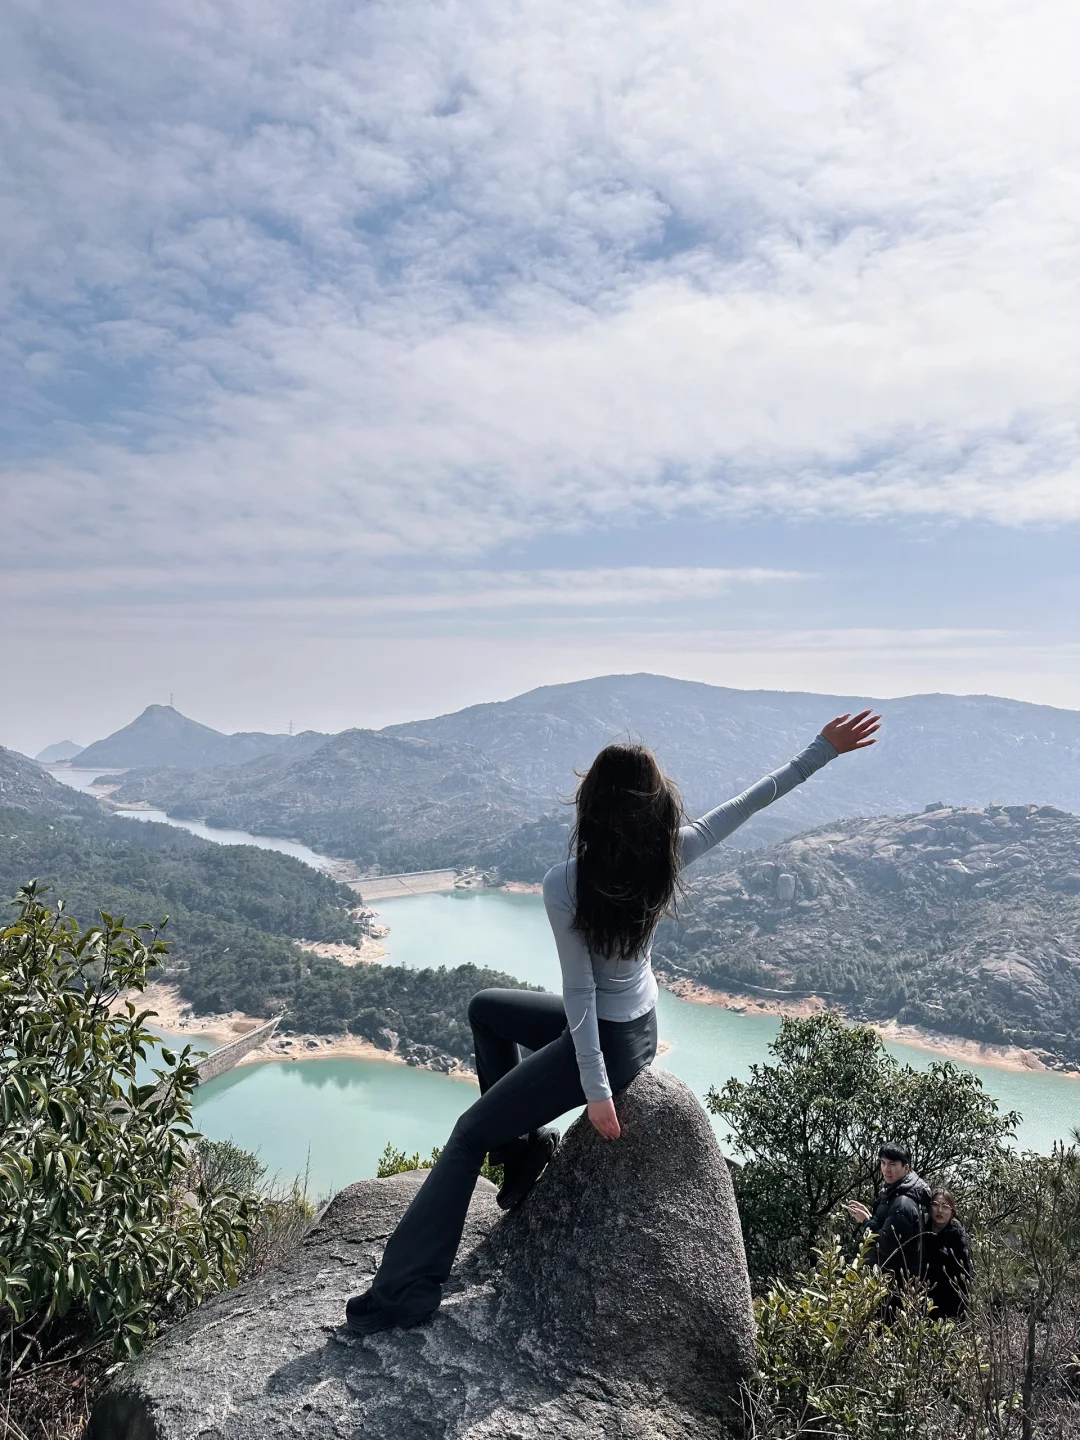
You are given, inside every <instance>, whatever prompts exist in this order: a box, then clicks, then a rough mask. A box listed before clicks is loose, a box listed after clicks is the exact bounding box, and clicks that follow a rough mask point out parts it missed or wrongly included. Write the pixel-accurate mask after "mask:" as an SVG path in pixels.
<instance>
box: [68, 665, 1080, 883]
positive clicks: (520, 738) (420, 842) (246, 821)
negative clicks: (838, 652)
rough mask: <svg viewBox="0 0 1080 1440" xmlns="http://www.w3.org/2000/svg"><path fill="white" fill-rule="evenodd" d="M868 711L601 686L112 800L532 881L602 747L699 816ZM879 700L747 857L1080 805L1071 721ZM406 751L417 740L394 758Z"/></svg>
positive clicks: (616, 682)
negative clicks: (823, 830)
mask: <svg viewBox="0 0 1080 1440" xmlns="http://www.w3.org/2000/svg"><path fill="white" fill-rule="evenodd" d="M864 703H869V702H866V701H865V700H864V697H852V696H835V695H832V696H830V695H811V694H799V693H786V692H769V691H746V690H730V689H722V688H720V687H717V686H712V685H700V684H696V683H693V682H690V681H684V680H672V679H668V678H666V677H664V676H657V675H627V676H603V677H600V678H598V679H595V680H585V681H581V682H578V683H576V684H572V685H558V686H548V687H545V688H543V689H540V690H533V691H530V692H529V693H528V694H526V695H520V696H517V697H516V698H515V699H513V700H509V701H506V702H504V703H501V704H497V705H479V706H473V707H471V708H470V709H467V710H462V711H459V712H457V713H456V714H453V715H445V716H441V717H438V718H436V719H433V720H423V721H415V722H410V723H409V724H408V725H399V726H391V727H389V728H387V729H386V730H383V731H379V732H373V731H365V730H350V731H345V732H343V733H342V734H341V735H338V736H335V737H333V738H332V739H331V740H323V739H321V737H315V738H316V739H317V740H318V748H317V749H316V750H315V751H314V752H312V753H311V754H309V755H308V756H307V757H306V758H300V759H297V753H296V750H295V749H290V748H289V746H282V747H280V748H279V749H277V750H276V751H274V752H273V753H269V754H264V755H262V756H260V757H258V758H257V759H255V760H249V761H247V762H246V763H245V764H242V765H234V766H229V767H228V768H227V769H223V768H221V767H220V766H218V767H217V768H215V769H207V768H205V767H204V768H202V769H199V770H195V771H192V772H190V773H189V774H181V773H178V771H177V770H176V769H173V770H172V771H169V772H162V771H161V770H160V769H158V770H156V771H147V770H140V771H137V772H135V773H131V774H128V775H126V776H125V777H124V780H123V783H122V786H121V788H120V790H119V791H118V792H117V795H116V798H117V799H120V800H124V801H135V800H145V801H149V802H150V803H152V804H154V805H157V806H160V807H162V808H164V809H166V810H168V811H170V813H174V814H177V815H184V816H188V817H200V818H206V819H209V820H211V821H217V822H219V823H221V824H230V825H238V826H240V827H241V828H244V829H247V830H250V831H253V832H255V833H269V834H286V835H292V836H296V837H298V838H300V839H303V840H306V841H307V842H308V843H309V844H311V845H313V846H314V847H315V848H316V849H322V850H325V851H326V852H327V853H329V854H335V855H342V856H347V857H349V858H351V859H355V860H357V861H358V862H360V863H361V864H364V865H369V866H374V865H378V866H381V867H382V868H383V869H387V870H390V869H395V868H404V869H413V868H422V867H424V866H428V865H431V866H442V865H454V864H474V865H482V866H496V867H498V868H499V869H500V870H501V872H502V873H503V875H504V876H505V877H506V878H509V879H520V880H536V879H538V878H539V877H540V876H541V875H542V874H543V873H544V871H545V870H546V869H547V867H548V866H549V865H551V864H554V863H555V862H556V861H557V860H558V859H559V858H560V857H561V856H562V855H563V854H565V846H566V833H567V822H568V818H569V817H568V814H567V810H566V808H565V807H563V806H560V805H559V799H560V797H565V796H567V795H569V794H572V792H573V789H574V785H575V783H576V782H575V778H574V770H575V768H578V769H581V768H582V767H584V766H586V765H587V764H588V763H589V761H590V760H591V759H592V757H593V755H594V754H595V753H596V751H597V749H598V748H599V747H600V746H601V745H603V744H605V743H607V742H608V741H610V740H612V739H615V738H618V737H619V736H620V735H623V736H625V735H627V734H631V735H634V736H638V737H640V738H642V739H643V740H645V741H646V742H647V743H648V744H650V745H652V746H654V747H655V748H656V750H657V751H658V753H659V755H660V758H661V760H662V762H663V763H664V765H665V766H666V768H667V769H668V771H669V773H670V774H671V775H673V777H674V778H675V779H676V780H677V781H678V782H679V784H680V785H681V786H682V789H683V793H684V796H685V799H686V803H687V807H688V809H689V810H690V811H691V812H692V813H694V812H697V813H700V812H701V811H703V810H705V809H707V808H709V807H711V806H712V805H715V804H718V803H719V802H720V801H721V800H723V799H726V798H727V797H728V796H729V795H734V794H737V793H738V792H739V791H740V790H741V789H743V788H744V787H745V786H746V785H748V784H751V783H752V782H753V781H754V780H756V779H757V778H758V776H760V775H762V774H763V773H765V772H766V771H768V770H770V769H773V768H774V767H776V766H778V765H781V764H783V763H784V762H785V761H786V760H788V759H790V757H791V756H792V755H793V754H795V753H796V752H797V751H798V750H799V749H801V748H802V747H803V746H804V745H805V744H807V743H808V741H809V740H810V739H812V737H813V736H814V735H815V734H816V733H817V730H818V729H819V727H820V726H821V725H822V724H823V723H824V722H825V721H826V720H827V719H829V718H830V717H831V716H832V715H833V714H836V713H838V712H840V711H842V710H853V709H855V708H856V707H857V706H860V705H862V704H864ZM881 706H882V708H883V709H884V712H885V729H884V731H883V740H884V743H883V744H881V745H879V746H877V747H875V748H874V749H873V750H870V751H868V752H867V753H865V754H864V755H860V756H859V757H858V758H857V759H851V758H846V759H843V760H841V761H839V762H838V763H836V764H835V765H831V766H829V768H828V769H827V770H826V771H824V772H823V773H822V774H821V775H818V776H815V777H814V778H813V779H812V780H811V781H810V782H809V783H808V784H807V785H803V786H800V787H799V788H798V789H797V790H796V791H794V792H793V793H792V794H791V795H789V796H787V797H785V799H784V801H783V803H782V804H781V805H777V806H776V807H775V808H773V809H770V810H767V811H765V812H764V813H762V814H760V815H758V816H755V818H754V820H753V821H752V822H751V823H750V824H749V825H748V826H747V827H746V829H745V830H743V831H740V832H738V834H737V835H736V836H735V837H733V840H732V844H733V845H734V846H735V847H736V848H746V849H748V848H751V847H752V846H755V845H760V844H762V843H765V842H769V841H774V840H779V839H783V838H786V837H788V836H791V835H794V834H798V833H799V832H801V831H803V830H806V829H809V828H811V827H813V826H816V825H820V824H823V823H825V822H827V821H831V820H833V819H834V818H836V817H837V816H840V815H852V814H860V815H868V814H883V813H896V812H897V811H909V810H915V809H919V808H921V807H922V806H923V805H924V804H926V803H927V801H930V800H936V799H943V800H946V801H949V802H950V803H953V804H967V805H970V804H977V805H985V804H986V803H987V802H989V801H1004V802H1007V803H1008V802H1012V801H1016V802H1018V803H1019V802H1027V801H1030V800H1033V799H1034V800H1037V801H1039V802H1048V803H1053V804H1057V805H1061V806H1063V807H1065V808H1077V809H1080V712H1074V711H1068V710H1054V709H1051V708H1050V707H1047V706H1037V705H1026V704H1023V703H1021V702H1019V701H1012V700H1001V699H997V698H995V697H993V696H960V697H958V696H949V695H921V696H909V697H907V698H904V699H899V700H889V701H884V702H881ZM158 708H161V707H158ZM219 738H221V739H228V740H238V739H240V738H242V737H237V736H232V737H219ZM265 738H269V739H274V738H275V737H265ZM276 738H278V739H282V738H283V737H276ZM284 738H287V737H284ZM295 739H296V742H305V744H307V745H308V746H309V748H310V742H307V741H306V737H303V736H299V737H295ZM291 743H295V742H291ZM409 744H412V745H414V746H415V745H419V746H420V747H421V748H419V749H414V750H412V751H409V750H408V749H396V750H395V749H394V748H393V747H394V746H399V747H402V746H407V745H409ZM425 745H426V746H427V747H429V748H427V749H424V748H423V746H425ZM430 747H436V748H434V749H433V748H430ZM438 747H442V748H438ZM94 748H95V747H91V751H93V749H94ZM89 753H90V751H87V752H84V755H83V756H81V757H80V764H84V763H86V758H85V757H86V755H87V754H89ZM414 761H415V763H413V762H414ZM169 763H170V765H172V764H173V763H174V762H172V761H170V762H169Z"/></svg>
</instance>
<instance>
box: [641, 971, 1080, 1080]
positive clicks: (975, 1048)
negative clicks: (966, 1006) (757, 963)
mask: <svg viewBox="0 0 1080 1440" xmlns="http://www.w3.org/2000/svg"><path fill="white" fill-rule="evenodd" d="M663 983H664V984H665V986H666V988H667V989H668V990H670V991H671V993H672V994H673V995H677V996H678V997H679V999H680V1000H691V1001H694V1002H695V1003H697V1004H701V1005H723V1006H724V1007H725V1008H727V1009H728V1010H734V1011H736V1012H737V1013H739V1014H746V1015H793V1016H796V1017H800V1018H801V1017H805V1016H807V1015H816V1014H817V1012H818V1011H819V1010H824V1009H825V1008H826V1002H825V1001H824V1000H823V999H822V997H821V996H820V995H808V996H806V997H804V998H801V999H798V1000H779V999H770V998H767V997H764V996H759V995H741V994H738V993H736V992H733V991H728V990H713V989H711V988H710V987H709V986H708V985H701V984H698V983H697V982H696V981H694V980H689V979H685V978H683V977H677V978H676V979H674V980H667V981H664V982H663ZM834 1008H836V1009H838V1010H839V1011H840V1013H841V1014H842V1015H843V1014H844V1013H845V1012H844V1010H843V1008H842V1007H840V1006H837V1007H834ZM845 1018H848V1017H847V1016H846V1015H845ZM871 1023H872V1025H873V1028H874V1029H875V1030H876V1031H877V1032H878V1034H879V1035H880V1036H881V1037H882V1039H884V1040H894V1041H896V1043H897V1044H900V1045H912V1046H914V1047H915V1048H916V1049H919V1050H928V1051H930V1052H931V1053H933V1054H935V1055H940V1056H941V1058H942V1059H943V1060H966V1061H967V1062H968V1063H969V1064H972V1065H993V1066H997V1067H998V1068H999V1069H1002V1070H1026V1071H1032V1070H1047V1069H1049V1068H1050V1067H1049V1066H1047V1065H1046V1064H1045V1062H1044V1061H1043V1060H1042V1059H1041V1058H1040V1057H1039V1056H1038V1055H1036V1054H1035V1052H1034V1051H1033V1050H1024V1049H1023V1048H1022V1047H1021V1046H1019V1045H990V1044H983V1043H981V1042H980V1041H978V1040H968V1039H965V1038H964V1037H963V1036H960V1035H942V1034H940V1033H939V1032H938V1031H936V1030H927V1029H924V1027H923V1026H921V1025H901V1024H900V1023H899V1022H898V1021H896V1020H885V1021H873V1022H871ZM1056 1073H1058V1074H1065V1075H1070V1074H1071V1075H1072V1077H1073V1078H1077V1079H1080V1075H1077V1074H1076V1072H1069V1071H1058V1072H1056Z"/></svg>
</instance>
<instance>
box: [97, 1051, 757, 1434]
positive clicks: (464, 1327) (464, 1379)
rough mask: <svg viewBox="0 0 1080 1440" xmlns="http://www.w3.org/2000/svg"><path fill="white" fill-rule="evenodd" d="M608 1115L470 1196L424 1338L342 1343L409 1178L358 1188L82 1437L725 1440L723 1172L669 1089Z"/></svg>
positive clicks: (414, 1178) (734, 1317)
mask: <svg viewBox="0 0 1080 1440" xmlns="http://www.w3.org/2000/svg"><path fill="white" fill-rule="evenodd" d="M617 1105H618V1110H619V1115H620V1119H621V1121H622V1124H623V1127H624V1134H623V1138H622V1139H621V1140H619V1141H618V1142H614V1143H613V1142H605V1141H603V1140H601V1139H600V1138H599V1136H597V1135H596V1134H595V1132H594V1131H592V1130H591V1128H590V1127H588V1126H587V1123H586V1122H584V1121H578V1122H577V1123H576V1124H575V1125H574V1126H573V1127H572V1128H571V1130H570V1132H569V1134H568V1135H567V1138H566V1142H565V1144H564V1146H563V1149H562V1150H561V1151H560V1153H559V1154H558V1156H557V1157H556V1159H555V1161H554V1162H553V1164H552V1165H551V1166H550V1167H549V1169H548V1171H547V1172H546V1173H545V1175H544V1176H543V1177H542V1178H541V1180H540V1182H539V1184H538V1185H537V1187H536V1189H535V1190H534V1191H533V1193H532V1195H531V1196H530V1198H529V1200H528V1201H527V1203H526V1204H525V1206H524V1207H522V1209H521V1210H520V1211H518V1212H516V1213H515V1214H513V1215H509V1216H503V1215H502V1214H501V1212H500V1211H499V1210H498V1208H497V1207H496V1205H495V1192H494V1189H493V1187H492V1186H490V1185H488V1184H487V1182H486V1181H480V1182H478V1184H477V1188H476V1192H475V1194H474V1196H473V1201H472V1206H471V1208H470V1212H469V1220H468V1226H467V1230H466V1235H465V1240H464V1242H463V1246H462V1251H461V1255H460V1257H459V1262H458V1265H457V1267H456V1268H455V1271H454V1274H453V1276H452V1277H451V1280H450V1284H449V1285H448V1287H447V1293H446V1297H445V1299H444V1302H443V1305H442V1307H441V1309H440V1310H439V1312H438V1314H437V1315H436V1316H435V1318H434V1320H433V1321H432V1322H431V1323H430V1324H429V1325H425V1326H422V1327H420V1328H418V1329H415V1330H407V1331H390V1332H387V1333H384V1334H380V1335H375V1336H370V1337H365V1338H363V1339H360V1338H357V1337H353V1336H350V1335H349V1334H348V1332H346V1331H345V1330H343V1329H342V1328H341V1324H340V1322H341V1319H342V1315H343V1309H344V1303H345V1299H346V1297H347V1296H348V1295H349V1294H351V1293H354V1292H355V1291H358V1290H362V1289H364V1288H366V1285H367V1283H368V1277H369V1276H370V1275H371V1273H372V1272H373V1271H374V1269H375V1268H376V1266H377V1264H378V1260H379V1257H380V1255H381V1253H382V1249H383V1246H384V1244H385V1242H386V1239H387V1237H388V1235H389V1234H390V1232H391V1230H392V1229H393V1227H394V1225H395V1223H396V1221H397V1219H398V1217H399V1216H400V1215H401V1213H402V1212H403V1210H404V1209H405V1206H406V1205H407V1204H408V1201H409V1199H410V1198H411V1196H412V1195H413V1193H415V1190H416V1188H417V1186H418V1185H419V1184H420V1183H421V1181H422V1177H421V1176H419V1175H415V1174H413V1175H402V1176H394V1177H392V1178H390V1179H386V1180H365V1181H360V1182H359V1183H358V1184H356V1185H352V1186H350V1187H349V1188H348V1189H347V1190H344V1191H342V1192H341V1193H340V1194H339V1195H338V1196H336V1197H335V1199H334V1201H333V1202H332V1203H331V1205H330V1207H329V1208H328V1210H327V1211H326V1213H325V1214H324V1215H323V1217H322V1219H321V1220H320V1222H319V1224H318V1225H317V1226H316V1227H315V1229H314V1230H313V1231H312V1232H311V1234H310V1235H309V1236H308V1237H307V1239H306V1240H305V1242H304V1243H303V1245H302V1246H301V1247H300V1249H299V1250H298V1251H297V1252H296V1253H295V1254H294V1255H293V1256H291V1257H290V1258H289V1259H288V1260H286V1261H284V1262H283V1263H282V1264H280V1265H279V1266H277V1267H275V1269H273V1270H272V1271H269V1272H267V1273H266V1274H264V1275H261V1276H259V1277H257V1278H256V1279H255V1280H253V1281H251V1282H249V1283H248V1284H246V1285H243V1286H240V1287H238V1288H237V1289H235V1290H232V1291H229V1292H227V1293H226V1294H224V1295H221V1296H218V1297H217V1298H216V1299H215V1300H213V1301H211V1302H209V1303H208V1304H206V1305H204V1306H202V1307H200V1309H198V1310H197V1311H195V1312H194V1313H193V1314H192V1315H190V1316H188V1317H187V1319H185V1320H184V1321H183V1322H181V1323H180V1324H179V1325H177V1326H176V1327H175V1328H174V1329H173V1330H171V1331H170V1332H169V1333H168V1334H167V1335H165V1336H164V1337H163V1338H162V1339H161V1340H160V1341H159V1342H158V1343H157V1344H156V1345H155V1346H153V1347H152V1348H151V1349H150V1350H149V1351H148V1352H147V1353H146V1354H145V1355H143V1356H142V1357H141V1358H140V1359H139V1360H137V1361H135V1362H133V1363H132V1364H130V1365H129V1366H127V1367H125V1369H124V1370H123V1371H122V1372H121V1374H120V1376H119V1377H118V1378H117V1380H116V1381H114V1383H113V1385H112V1387H111V1389H110V1390H109V1391H108V1392H107V1393H106V1394H105V1395H104V1396H103V1397H102V1398H101V1400H100V1401H99V1402H98V1405H97V1406H96V1407H95V1410H94V1415H93V1419H92V1421H91V1426H90V1429H89V1431H88V1440H255V1437H259V1440H268V1437H274V1440H277V1437H281V1440H291V1437H304V1440H345V1437H350V1440H352V1437H359V1436H361V1435H362V1436H363V1437H365V1440H444V1437H445V1440H451V1437H453V1440H533V1437H540V1436H550V1437H559V1440H586V1437H590V1440H591V1437H596V1436H605V1437H608V1436H609V1437H618V1440H722V1437H726V1436H727V1435H728V1433H729V1431H728V1429H727V1428H726V1425H725V1420H724V1416H725V1415H730V1413H731V1410H730V1407H731V1405H732V1402H733V1398H734V1395H735V1392H736V1390H737V1386H738V1382H739V1380H740V1379H741V1378H743V1377H744V1376H745V1375H746V1374H747V1373H748V1371H749V1368H750V1365H751V1363H752V1355H753V1333H752V1319H751V1310H750V1294H749V1285H748V1281H747V1277H746V1266H745V1260H744V1256H743V1248H742V1237H741V1233H740V1230H739V1222H738V1215H737V1213H736V1209H735V1202H734V1198H733V1195H732V1189H731V1181H730V1178H729V1176H728V1172H727V1167H726V1166H725V1165H724V1163H723V1160H722V1157H721V1155H720V1152H719V1149H718V1148H717V1146H716V1142H715V1140H714V1139H713V1136H712V1131H711V1129H710V1127H709V1123H708V1121H707V1119H706V1117H705V1114H704V1112H703V1111H702V1109H701V1107H700V1105H699V1104H698V1102H697V1101H696V1099H695V1098H694V1096H693V1095H692V1094H691V1092H690V1091H689V1090H688V1089H687V1087H686V1086H685V1085H683V1084H682V1082H681V1081H679V1080H676V1079H675V1078H674V1077H673V1076H670V1075H668V1074H666V1073H664V1072H653V1071H644V1072H643V1073H642V1074H641V1075H640V1076H639V1077H638V1078H637V1079H636V1080H635V1081H634V1083H633V1084H632V1085H631V1086H630V1087H629V1089H628V1090H627V1091H626V1092H625V1094H624V1095H622V1096H620V1097H619V1099H618V1102H617Z"/></svg>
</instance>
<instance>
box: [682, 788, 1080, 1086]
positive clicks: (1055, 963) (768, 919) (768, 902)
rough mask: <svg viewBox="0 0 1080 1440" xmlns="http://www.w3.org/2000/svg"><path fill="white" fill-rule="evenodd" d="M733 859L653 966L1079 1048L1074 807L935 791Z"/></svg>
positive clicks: (1060, 1052)
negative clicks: (927, 800)
mask: <svg viewBox="0 0 1080 1440" xmlns="http://www.w3.org/2000/svg"><path fill="white" fill-rule="evenodd" d="M727 867H728V868H727V869H726V870H725V871H724V872H722V873H720V874H719V875H713V876H709V875H706V876H704V877H700V878H699V879H697V880H696V881H695V880H693V879H692V880H691V883H692V886H693V896H692V899H691V900H690V902H689V903H687V904H686V905H685V907H684V924H683V926H682V928H680V929H675V928H673V927H671V926H666V927H664V928H663V929H662V930H661V933H660V934H659V936H658V938H657V944H656V946H655V948H654V956H655V960H656V963H657V965H658V966H659V967H665V966H666V967H667V968H668V969H669V970H670V971H671V972H672V973H673V974H676V975H677V974H680V973H682V974H685V975H689V976H692V977H694V978H697V979H701V980H703V981H704V982H705V983H707V984H710V983H711V984H714V985H717V986H719V987H721V988H741V989H749V990H750V991H751V993H752V991H753V987H754V986H758V987H761V988H764V989H766V990H768V991H769V992H770V993H772V994H777V993H782V992H784V991H797V992H799V993H804V994H805V993H807V992H808V991H813V990H816V991H817V992H818V993H820V994H823V995H825V996H826V997H828V998H831V999H834V1000H838V1001H840V1002H841V1003H842V1004H843V1005H844V1006H845V1007H846V1008H847V1009H848V1010H849V1011H851V1012H852V1013H854V1014H865V1015H867V1016H869V1017H872V1018H887V1017H891V1016H897V1017H899V1019H900V1020H901V1021H904V1022H910V1023H917V1024H923V1025H929V1026H933V1027H935V1028H937V1029H939V1030H942V1031H944V1032H946V1033H953V1034H961V1035H971V1036H973V1037H974V1038H976V1039H982V1040H991V1041H993V1040H998V1041H1000V1040H1005V1039H1008V1040H1010V1041H1013V1042H1014V1043H1018V1044H1021V1045H1029V1046H1033V1047H1036V1048H1040V1049H1042V1050H1044V1051H1045V1052H1046V1053H1047V1055H1049V1056H1054V1055H1057V1056H1064V1057H1069V1058H1070V1059H1072V1060H1073V1061H1076V1062H1080V817H1078V816H1076V815H1069V814H1067V813H1066V812H1065V811H1062V810H1060V809H1057V808H1056V807H1054V806H1050V805H1043V806H1035V805H1004V806H1002V805H989V806H986V807H985V808H982V809H974V808H970V807H956V806H947V805H942V804H940V803H935V804H933V805H931V806H928V807H927V808H926V809H925V810H923V811H921V812H920V813H918V814H916V815H900V816H890V817H887V818H882V819H862V820H844V821H840V822H838V823H836V824H834V825H829V826H827V827H825V828H824V829H821V830H816V831H812V832H810V833H809V834H806V835H801V836H799V837H798V838H797V839H795V840H790V841H788V842H786V843H785V844H783V845H776V846H772V847H770V848H769V849H768V850H761V851H758V852H756V853H755V854H754V855H751V856H748V857H741V856H736V855H729V856H728V859H727Z"/></svg>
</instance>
